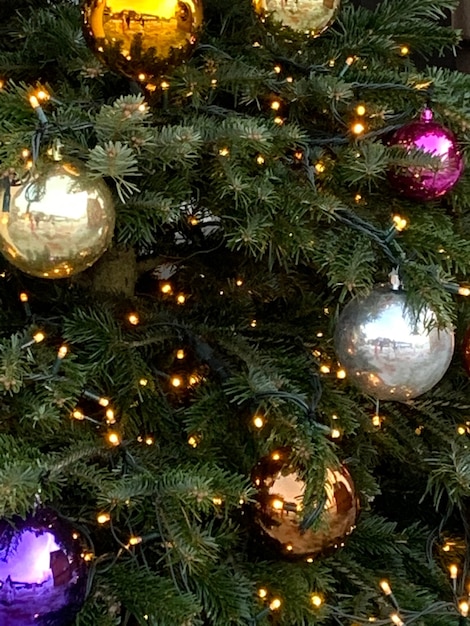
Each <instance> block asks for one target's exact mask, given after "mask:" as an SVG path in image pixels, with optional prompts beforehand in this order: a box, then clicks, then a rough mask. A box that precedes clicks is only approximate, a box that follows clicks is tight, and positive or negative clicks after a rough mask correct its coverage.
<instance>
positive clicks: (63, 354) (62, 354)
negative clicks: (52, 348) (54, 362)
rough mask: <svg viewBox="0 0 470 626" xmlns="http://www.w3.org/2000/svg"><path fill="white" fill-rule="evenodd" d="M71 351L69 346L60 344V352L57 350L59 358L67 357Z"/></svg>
mask: <svg viewBox="0 0 470 626" xmlns="http://www.w3.org/2000/svg"><path fill="white" fill-rule="evenodd" d="M68 351H69V349H68V347H67V346H65V345H64V346H60V348H59V350H58V352H57V358H58V359H65V357H66V355H67V352H68Z"/></svg>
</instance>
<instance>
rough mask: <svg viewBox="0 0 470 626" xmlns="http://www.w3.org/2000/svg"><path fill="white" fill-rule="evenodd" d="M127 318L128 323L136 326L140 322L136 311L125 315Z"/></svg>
mask: <svg viewBox="0 0 470 626" xmlns="http://www.w3.org/2000/svg"><path fill="white" fill-rule="evenodd" d="M127 320H128V322H129V324H132V326H137V325H138V324H139V322H140V319H139V316H138V315H137V313H129V315H128V316H127Z"/></svg>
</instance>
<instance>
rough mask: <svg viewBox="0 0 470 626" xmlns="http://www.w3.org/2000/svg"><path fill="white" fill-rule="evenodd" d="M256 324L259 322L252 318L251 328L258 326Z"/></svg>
mask: <svg viewBox="0 0 470 626" xmlns="http://www.w3.org/2000/svg"><path fill="white" fill-rule="evenodd" d="M256 324H257V321H256V320H251V322H250V326H251V328H256Z"/></svg>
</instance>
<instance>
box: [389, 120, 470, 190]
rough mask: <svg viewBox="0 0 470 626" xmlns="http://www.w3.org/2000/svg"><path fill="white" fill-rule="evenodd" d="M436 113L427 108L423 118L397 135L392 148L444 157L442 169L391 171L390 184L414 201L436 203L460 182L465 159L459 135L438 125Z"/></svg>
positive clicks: (393, 139)
mask: <svg viewBox="0 0 470 626" xmlns="http://www.w3.org/2000/svg"><path fill="white" fill-rule="evenodd" d="M432 118H433V113H432V111H431V110H430V109H424V111H423V112H422V114H421V119H420V120H416V121H414V122H410V123H409V124H406V126H403V127H402V128H400V129H399V130H397V131H396V132H395V134H394V135H393V137H392V139H391V140H390V145H392V146H402V147H403V148H405V149H406V150H407V151H410V150H423V151H424V152H428V153H429V154H431V155H433V156H436V157H439V158H440V161H441V163H440V165H438V167H432V168H426V167H413V166H410V167H406V168H404V167H401V168H394V169H393V170H391V171H390V172H389V180H390V182H391V183H392V184H393V185H394V186H395V187H396V188H397V189H398V190H399V191H400V192H401V193H402V194H403V195H405V196H407V197H408V198H412V199H413V200H421V201H423V200H433V199H434V198H439V196H443V195H444V194H445V193H447V192H448V191H449V190H450V189H451V188H452V187H453V186H454V185H455V183H456V182H457V181H458V180H459V178H460V175H461V174H462V170H463V160H462V157H461V155H460V152H459V149H458V147H457V140H456V138H455V135H454V134H453V133H452V132H451V131H450V130H448V129H447V128H444V127H443V126H441V125H440V124H438V123H437V122H433V121H432Z"/></svg>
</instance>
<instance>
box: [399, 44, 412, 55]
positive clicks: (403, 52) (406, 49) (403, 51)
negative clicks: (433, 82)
mask: <svg viewBox="0 0 470 626" xmlns="http://www.w3.org/2000/svg"><path fill="white" fill-rule="evenodd" d="M400 54H401V55H402V56H403V57H406V55H407V54H410V49H409V47H408V46H402V47H401V48H400Z"/></svg>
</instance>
